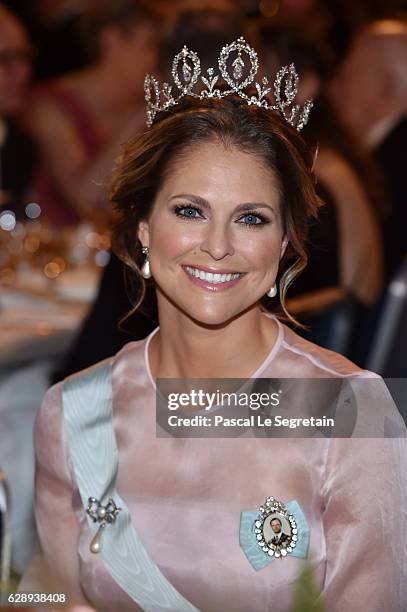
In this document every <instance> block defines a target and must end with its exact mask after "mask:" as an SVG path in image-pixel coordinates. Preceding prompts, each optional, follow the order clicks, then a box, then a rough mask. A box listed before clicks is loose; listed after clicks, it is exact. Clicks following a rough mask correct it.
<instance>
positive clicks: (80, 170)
mask: <svg viewBox="0 0 407 612" xmlns="http://www.w3.org/2000/svg"><path fill="white" fill-rule="evenodd" d="M156 25H157V24H156V17H155V15H153V14H152V13H151V11H150V10H149V9H148V8H146V7H145V6H144V5H142V4H140V3H138V2H134V0H117V1H116V2H114V3H112V2H109V1H108V0H99V1H96V0H95V1H93V2H90V3H89V6H88V9H87V10H86V12H85V13H84V15H83V18H82V22H81V30H82V34H83V37H84V42H85V44H86V47H87V50H88V52H89V55H90V57H91V58H92V63H91V64H90V65H89V66H88V67H86V68H84V69H83V70H80V71H78V72H74V73H71V74H67V75H64V76H62V77H60V78H57V79H55V80H53V81H50V82H48V83H46V84H45V85H42V86H40V87H39V88H38V89H37V90H36V91H35V92H34V94H33V96H32V99H31V101H30V109H29V113H27V116H26V122H27V126H28V128H29V130H30V131H31V133H32V135H33V137H34V139H35V140H36V142H37V143H38V146H39V149H40V151H41V154H42V166H41V169H40V171H39V174H38V178H37V182H36V194H37V198H38V201H39V203H40V204H41V206H42V208H43V211H44V214H45V215H46V217H47V218H48V220H49V221H50V222H51V223H53V224H55V225H75V224H77V223H78V222H79V221H80V220H81V219H84V218H87V219H91V220H93V221H97V219H98V218H100V217H102V219H103V216H104V215H106V207H105V196H104V189H105V188H104V181H105V178H106V176H107V175H108V174H109V172H110V170H111V168H112V165H113V160H114V159H115V157H116V156H117V155H118V153H119V152H120V145H121V144H122V143H123V142H125V141H126V140H127V139H128V138H129V137H130V136H131V135H133V134H136V133H137V132H138V131H140V130H142V129H143V122H144V108H143V78H144V74H145V73H146V72H151V71H153V69H154V67H155V65H156V52H157V27H156Z"/></svg>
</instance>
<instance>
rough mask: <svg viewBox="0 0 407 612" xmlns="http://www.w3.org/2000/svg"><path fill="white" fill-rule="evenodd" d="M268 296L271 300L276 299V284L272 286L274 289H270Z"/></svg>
mask: <svg viewBox="0 0 407 612" xmlns="http://www.w3.org/2000/svg"><path fill="white" fill-rule="evenodd" d="M267 295H268V296H269V297H271V298H273V297H275V296H276V295H277V285H276V284H275V283H274V285H273V286H272V288H271V289H270V291H267Z"/></svg>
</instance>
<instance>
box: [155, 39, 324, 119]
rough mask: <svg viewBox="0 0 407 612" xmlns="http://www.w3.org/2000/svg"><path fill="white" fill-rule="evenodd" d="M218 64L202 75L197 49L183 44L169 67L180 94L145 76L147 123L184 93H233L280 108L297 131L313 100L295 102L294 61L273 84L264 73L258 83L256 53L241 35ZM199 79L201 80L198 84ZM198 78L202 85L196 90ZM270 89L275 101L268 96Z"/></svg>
mask: <svg viewBox="0 0 407 612" xmlns="http://www.w3.org/2000/svg"><path fill="white" fill-rule="evenodd" d="M218 67H219V73H218V74H215V70H214V69H213V68H208V70H207V71H206V75H203V74H202V71H201V62H200V60H199V57H198V55H197V53H195V51H191V50H190V49H188V47H186V46H184V48H183V49H182V51H180V52H179V53H178V54H177V55H176V56H175V57H174V60H173V63H172V69H171V74H172V78H173V80H174V84H175V86H176V87H177V88H178V90H179V91H180V92H181V93H180V94H179V95H174V94H173V93H172V90H173V86H171V85H169V84H168V83H164V84H163V86H162V89H160V86H159V84H158V81H157V79H156V78H155V77H154V76H151V75H150V74H147V75H146V77H145V79H144V92H145V100H146V105H147V109H146V111H147V125H148V127H150V126H151V125H152V123H153V121H154V118H155V116H156V115H157V113H159V112H161V111H167V110H168V109H169V108H171V107H173V106H176V105H177V104H178V103H179V102H180V100H181V99H182V98H184V97H185V96H191V97H192V98H197V99H199V100H204V99H206V98H213V99H221V98H225V97H226V96H229V95H233V94H234V95H238V96H239V97H240V98H242V99H243V100H244V101H245V102H246V103H247V104H248V105H249V106H250V105H253V104H254V105H256V106H259V107H260V108H265V109H267V110H272V111H274V110H276V111H279V112H280V113H281V115H282V116H283V117H284V119H285V120H286V121H287V123H289V124H290V125H291V126H292V127H294V128H296V129H297V130H298V131H300V130H302V128H303V127H304V125H306V123H307V121H308V116H309V113H310V110H311V108H312V106H313V101H312V100H311V99H310V100H307V101H306V102H305V104H304V105H303V107H302V108H301V107H300V105H299V104H294V98H295V96H296V94H297V85H298V74H297V72H296V70H295V67H294V64H290V65H289V66H283V67H282V68H280V70H279V71H278V72H277V75H276V78H275V80H274V85H273V87H272V86H270V83H269V81H268V79H267V78H266V77H264V78H263V79H262V80H261V83H258V82H256V81H255V78H256V75H257V73H258V70H259V59H258V55H257V53H256V51H255V50H254V49H253V47H251V46H250V45H249V44H248V43H247V42H246V41H245V39H244V38H243V37H240V38H238V39H237V40H235V41H233V42H232V43H231V44H230V45H226V46H224V47H222V50H221V52H220V55H219V57H218ZM220 79H223V81H224V82H225V83H226V85H227V86H228V88H226V89H225V88H222V89H219V80H220ZM198 81H200V83H199V84H198V86H197V83H198ZM201 82H202V88H201V90H200V92H197V91H196V89H197V88H198V87H199V85H201ZM216 86H218V87H216ZM247 87H250V88H251V89H253V87H254V88H255V89H256V91H257V95H249V94H248V93H246V92H245V89H246V88H247ZM273 90H274V103H273V102H272V101H270V100H269V98H268V97H269V95H270V94H271V92H272V91H273Z"/></svg>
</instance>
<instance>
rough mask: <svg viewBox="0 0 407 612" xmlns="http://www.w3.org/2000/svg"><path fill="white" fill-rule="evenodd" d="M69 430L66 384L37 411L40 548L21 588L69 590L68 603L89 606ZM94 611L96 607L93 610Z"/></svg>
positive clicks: (36, 507)
mask: <svg viewBox="0 0 407 612" xmlns="http://www.w3.org/2000/svg"><path fill="white" fill-rule="evenodd" d="M65 436H66V432H65V429H64V419H63V406H62V384H61V383H59V384H58V385H55V386H54V387H52V388H51V389H49V390H48V392H47V393H46V395H45V398H44V400H43V403H42V406H41V409H40V411H39V413H38V416H37V419H36V422H35V430H34V446H35V457H36V469H35V502H34V511H35V519H36V524H37V531H38V537H39V548H40V549H39V551H38V552H37V553H36V555H35V556H34V557H33V559H32V561H31V564H30V567H29V569H28V571H27V573H26V575H25V576H24V578H23V580H22V583H21V584H20V587H19V590H25V591H28V590H40V591H42V592H55V593H66V594H67V596H68V597H69V604H82V605H84V604H87V600H86V598H85V596H84V594H83V591H82V589H81V585H80V576H79V556H78V553H77V541H78V535H79V524H78V522H77V519H76V516H75V513H74V510H73V504H72V500H73V485H72V479H71V474H70V470H69V464H68V452H67V441H66V437H65ZM88 609H89V610H91V609H92V608H88Z"/></svg>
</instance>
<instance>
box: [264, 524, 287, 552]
mask: <svg viewBox="0 0 407 612" xmlns="http://www.w3.org/2000/svg"><path fill="white" fill-rule="evenodd" d="M270 527H271V529H272V530H273V536H272V537H271V538H270V540H269V541H268V542H267V544H268V545H269V546H270V545H273V546H281V547H283V548H285V547H286V546H287V545H288V541H289V539H290V538H289V536H288V535H287V534H286V533H284V532H283V531H282V528H283V525H282V523H281V521H280V519H279V518H277V517H274V518H273V519H271V521H270Z"/></svg>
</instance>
